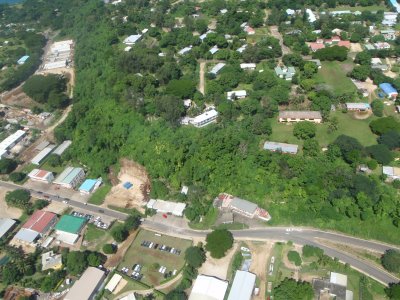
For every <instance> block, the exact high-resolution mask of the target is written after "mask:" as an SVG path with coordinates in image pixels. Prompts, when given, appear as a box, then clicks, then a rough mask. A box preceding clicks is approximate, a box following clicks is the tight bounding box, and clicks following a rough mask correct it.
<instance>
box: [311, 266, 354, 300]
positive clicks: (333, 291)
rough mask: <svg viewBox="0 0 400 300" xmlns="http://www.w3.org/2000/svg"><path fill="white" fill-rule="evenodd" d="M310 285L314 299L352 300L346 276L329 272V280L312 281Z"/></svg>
mask: <svg viewBox="0 0 400 300" xmlns="http://www.w3.org/2000/svg"><path fill="white" fill-rule="evenodd" d="M312 285H313V289H314V294H315V298H316V299H336V300H353V292H352V291H350V290H347V276H346V275H343V274H340V273H335V272H331V274H330V278H329V279H313V281H312Z"/></svg>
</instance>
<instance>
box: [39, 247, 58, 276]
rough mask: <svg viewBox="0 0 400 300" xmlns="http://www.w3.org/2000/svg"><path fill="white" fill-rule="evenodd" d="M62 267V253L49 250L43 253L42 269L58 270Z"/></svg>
mask: <svg viewBox="0 0 400 300" xmlns="http://www.w3.org/2000/svg"><path fill="white" fill-rule="evenodd" d="M61 267H62V255H61V254H55V253H53V251H49V252H46V253H43V254H42V271H45V270H48V269H54V270H58V269H60V268H61Z"/></svg>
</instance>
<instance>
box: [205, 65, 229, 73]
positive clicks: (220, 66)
mask: <svg viewBox="0 0 400 300" xmlns="http://www.w3.org/2000/svg"><path fill="white" fill-rule="evenodd" d="M225 65H226V64H225V63H218V64H216V65H215V66H214V67H213V68H212V69H211V71H210V72H209V73H211V74H214V75H217V74H218V73H219V71H221V70H222V68H223V67H225Z"/></svg>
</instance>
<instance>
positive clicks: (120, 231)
mask: <svg viewBox="0 0 400 300" xmlns="http://www.w3.org/2000/svg"><path fill="white" fill-rule="evenodd" d="M111 235H112V237H113V238H114V240H115V241H116V242H117V243H122V242H123V241H125V240H126V238H127V237H128V236H129V232H128V230H126V228H125V226H124V225H122V224H121V225H117V226H116V227H114V228H113V230H112V231H111Z"/></svg>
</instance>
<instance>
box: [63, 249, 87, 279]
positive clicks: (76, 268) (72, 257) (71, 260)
mask: <svg viewBox="0 0 400 300" xmlns="http://www.w3.org/2000/svg"><path fill="white" fill-rule="evenodd" d="M86 258H87V254H86V253H85V252H81V251H71V252H69V253H68V254H67V257H66V260H67V263H66V267H67V270H68V272H69V273H71V274H72V275H78V274H81V273H82V272H83V271H84V270H85V269H86V268H87V266H88V262H87V259H86Z"/></svg>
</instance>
